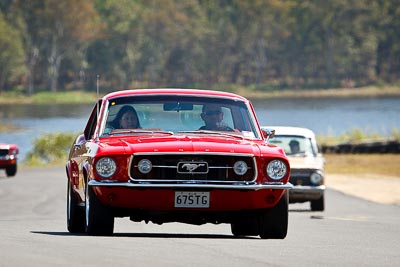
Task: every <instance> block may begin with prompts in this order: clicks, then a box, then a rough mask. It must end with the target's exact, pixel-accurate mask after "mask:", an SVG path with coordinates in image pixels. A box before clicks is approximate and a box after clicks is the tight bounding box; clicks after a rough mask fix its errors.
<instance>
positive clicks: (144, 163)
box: [138, 159, 153, 174]
mask: <svg viewBox="0 0 400 267" xmlns="http://www.w3.org/2000/svg"><path fill="white" fill-rule="evenodd" d="M152 168H153V164H151V161H150V160H148V159H142V160H140V161H139V163H138V169H139V171H140V172H141V173H143V174H146V173H149V172H150V171H151V169H152Z"/></svg>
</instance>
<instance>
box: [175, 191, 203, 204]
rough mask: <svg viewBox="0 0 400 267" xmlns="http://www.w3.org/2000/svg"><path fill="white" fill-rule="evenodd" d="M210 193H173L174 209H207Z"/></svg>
mask: <svg viewBox="0 0 400 267" xmlns="http://www.w3.org/2000/svg"><path fill="white" fill-rule="evenodd" d="M209 207H210V192H187V191H176V192H175V208H209Z"/></svg>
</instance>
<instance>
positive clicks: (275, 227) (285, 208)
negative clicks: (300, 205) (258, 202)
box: [259, 190, 289, 239]
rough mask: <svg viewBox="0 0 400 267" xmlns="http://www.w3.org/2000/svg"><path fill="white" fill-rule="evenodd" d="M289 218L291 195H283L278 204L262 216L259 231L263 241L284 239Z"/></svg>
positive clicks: (286, 193) (265, 211)
mask: <svg viewBox="0 0 400 267" xmlns="http://www.w3.org/2000/svg"><path fill="white" fill-rule="evenodd" d="M288 217H289V193H288V190H286V192H285V193H284V194H283V196H282V197H281V199H280V200H279V202H278V204H277V205H276V206H275V207H273V208H270V209H266V210H264V211H263V212H262V214H261V216H260V222H259V229H260V237H261V238H262V239H284V238H285V237H286V235H287V229H288Z"/></svg>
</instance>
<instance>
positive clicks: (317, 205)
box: [311, 195, 325, 211]
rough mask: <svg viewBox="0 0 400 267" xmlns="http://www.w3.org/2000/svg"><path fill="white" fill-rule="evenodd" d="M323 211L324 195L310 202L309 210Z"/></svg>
mask: <svg viewBox="0 0 400 267" xmlns="http://www.w3.org/2000/svg"><path fill="white" fill-rule="evenodd" d="M324 209H325V198H324V195H322V197H321V198H320V199H317V200H311V210H312V211H324Z"/></svg>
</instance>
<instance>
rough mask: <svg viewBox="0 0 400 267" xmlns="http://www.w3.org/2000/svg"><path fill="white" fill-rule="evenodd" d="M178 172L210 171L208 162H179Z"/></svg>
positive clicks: (196, 172)
mask: <svg viewBox="0 0 400 267" xmlns="http://www.w3.org/2000/svg"><path fill="white" fill-rule="evenodd" d="M178 173H195V174H200V173H208V164H207V162H193V161H189V162H188V161H186V162H184V161H183V162H179V163H178Z"/></svg>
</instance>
